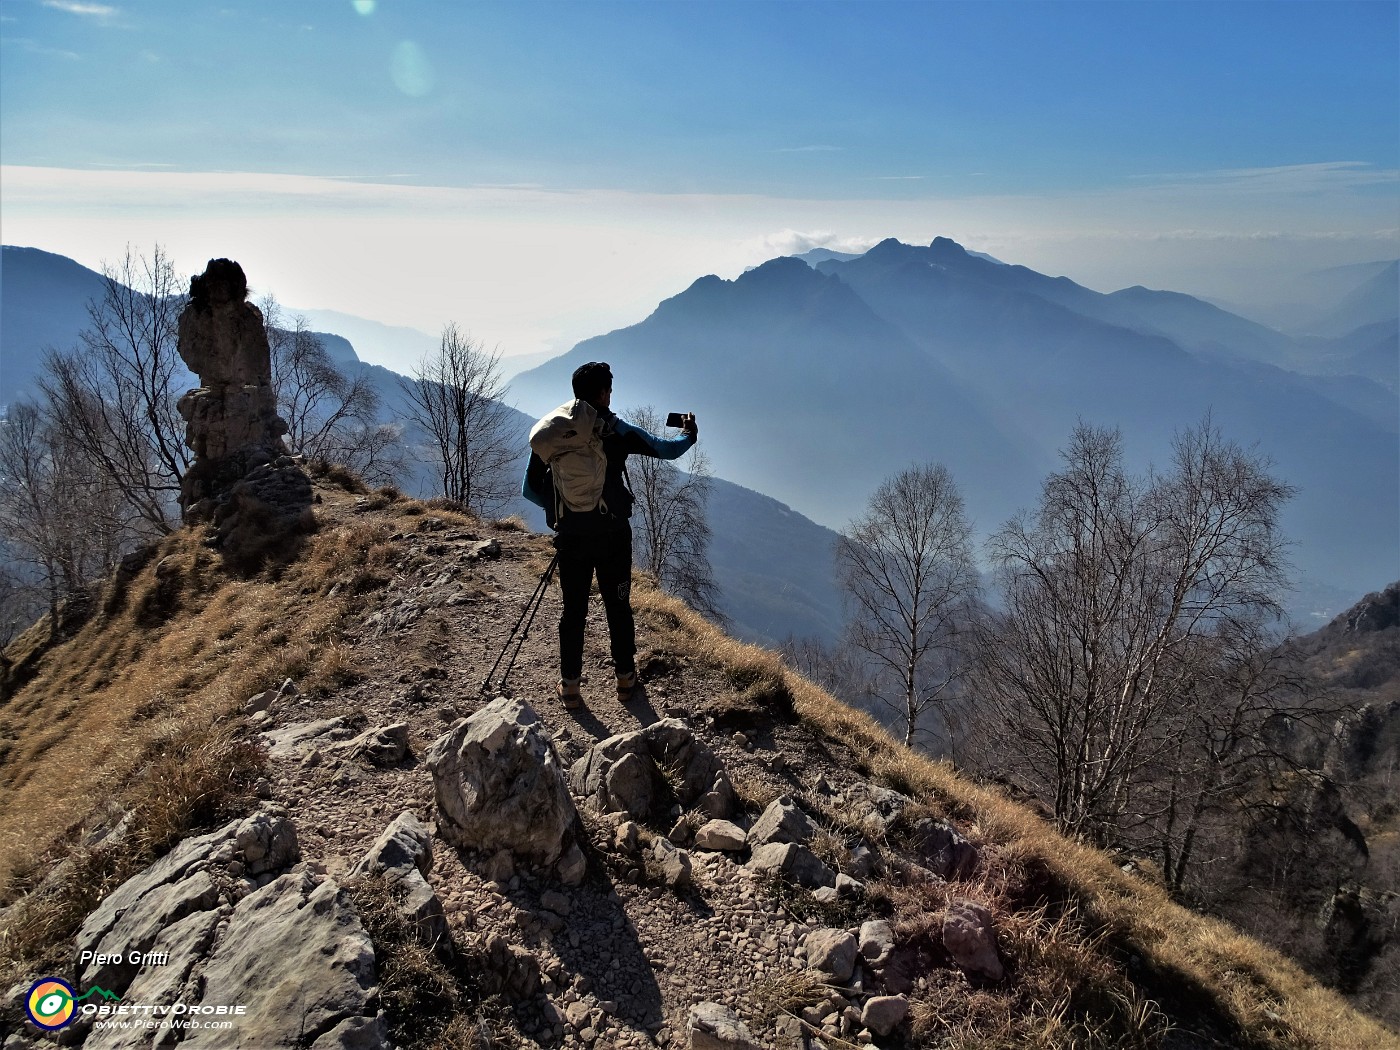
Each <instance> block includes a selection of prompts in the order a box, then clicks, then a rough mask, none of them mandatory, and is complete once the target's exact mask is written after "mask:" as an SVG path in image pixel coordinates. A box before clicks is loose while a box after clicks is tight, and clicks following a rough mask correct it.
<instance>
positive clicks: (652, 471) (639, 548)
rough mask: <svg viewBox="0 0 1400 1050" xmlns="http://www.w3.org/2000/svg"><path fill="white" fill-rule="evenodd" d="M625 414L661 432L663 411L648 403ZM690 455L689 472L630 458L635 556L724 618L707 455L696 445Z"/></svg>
mask: <svg viewBox="0 0 1400 1050" xmlns="http://www.w3.org/2000/svg"><path fill="white" fill-rule="evenodd" d="M626 417H627V418H628V419H630V420H631V421H632V422H634V423H635V424H636V425H637V426H639V427H641V428H642V429H643V430H646V431H649V432H651V433H653V434H657V433H660V431H661V424H662V420H661V416H660V414H659V413H658V412H657V411H656V409H655V408H653V407H652V406H650V405H645V406H643V407H641V408H634V409H632V410H631V411H629V412H627V413H626ZM689 455H690V462H689V468H690V469H689V470H687V471H682V470H681V469H680V468H679V467H677V466H676V464H675V463H673V462H671V461H669V460H662V459H656V458H654V457H652V456H632V457H630V458H629V461H628V464H629V465H628V468H627V473H628V480H629V481H630V482H631V484H632V494H633V495H634V496H635V497H636V499H637V505H636V508H635V509H636V517H635V518H634V521H633V525H634V529H633V560H634V561H635V563H636V564H637V565H638V566H639V567H640V568H643V569H645V570H647V571H648V572H650V573H651V574H652V575H653V576H655V577H656V579H657V581H658V582H659V583H660V584H661V586H662V587H663V588H664V589H665V590H667V591H669V592H670V593H672V594H674V595H676V596H677V597H679V598H682V599H683V600H684V601H685V602H686V603H687V604H688V605H689V606H690V607H691V608H692V609H694V610H695V611H696V612H698V613H700V614H701V615H702V616H704V617H706V618H707V619H709V620H712V621H714V622H716V623H723V622H724V621H725V616H724V613H723V612H721V611H720V608H719V586H718V585H717V584H716V583H715V577H714V571H713V570H712V569H711V567H710V523H709V519H708V517H707V515H706V508H707V507H708V505H709V500H710V478H711V474H710V465H709V460H708V459H707V458H706V457H705V453H704V452H703V451H702V450H701V449H700V447H699V446H698V445H697V446H695V447H694V448H693V449H692V450H691V451H690V453H689Z"/></svg>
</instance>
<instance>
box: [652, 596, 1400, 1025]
mask: <svg viewBox="0 0 1400 1050" xmlns="http://www.w3.org/2000/svg"><path fill="white" fill-rule="evenodd" d="M634 603H635V604H636V606H637V608H638V610H639V613H641V614H642V615H643V616H644V618H645V622H646V623H647V624H649V625H650V626H652V627H654V628H655V629H656V630H657V631H658V632H659V633H660V634H661V635H662V636H663V640H664V642H663V644H665V645H667V646H668V647H670V648H673V649H675V650H677V651H680V652H684V653H688V654H691V655H692V656H694V657H695V658H697V659H699V660H703V661H706V662H709V663H711V664H713V665H716V666H719V667H721V668H723V669H724V670H726V672H727V673H728V674H729V675H730V680H731V682H734V683H735V685H736V688H750V687H751V686H752V685H753V684H755V683H758V682H762V683H763V685H762V689H763V690H764V691H765V692H766V693H767V694H768V695H770V696H774V697H777V698H781V697H784V696H785V697H790V702H791V705H792V707H793V709H794V711H795V712H796V714H797V716H798V717H800V718H801V719H803V720H805V721H807V722H809V723H810V724H812V725H813V726H815V727H816V728H817V729H818V730H819V731H820V732H821V733H822V734H823V735H825V736H826V737H828V738H830V739H832V740H834V741H836V742H839V743H840V744H842V745H844V746H845V747H847V748H848V749H849V750H850V751H851V752H852V754H853V755H854V756H855V765H856V768H858V769H860V770H861V771H862V772H863V773H866V774H867V775H870V776H872V777H873V778H875V779H877V780H879V781H881V782H883V783H885V784H887V785H889V786H891V787H893V788H895V789H896V790H899V791H902V792H904V793H906V794H909V795H910V796H912V797H913V798H915V799H916V800H917V801H919V802H920V803H923V804H924V805H927V806H929V807H931V809H933V810H934V811H937V812H940V813H946V814H948V815H949V816H950V817H952V818H953V819H955V820H957V821H959V822H960V823H961V824H962V826H963V827H962V830H963V831H964V833H965V834H967V835H968V836H969V837H970V838H972V839H973V840H974V841H982V842H984V843H990V844H995V845H994V848H993V850H991V851H985V850H984V854H985V853H986V852H993V853H994V854H995V856H996V858H997V862H998V865H999V867H998V870H997V871H995V872H993V873H990V875H989V873H987V872H983V873H982V874H981V878H982V880H983V882H982V883H981V889H980V890H978V889H977V888H976V887H968V886H967V885H966V884H961V885H959V887H958V889H959V893H960V895H963V896H973V897H974V899H976V897H977V896H979V895H980V896H982V897H983V898H984V900H985V901H986V903H988V904H989V905H990V906H991V907H992V908H993V913H994V915H995V918H996V922H997V925H998V928H999V929H1001V930H1003V931H1004V932H1005V936H1006V938H1007V944H1008V947H1009V950H1010V951H1011V952H1012V954H1013V957H1014V958H1015V966H1016V973H1015V984H1016V985H1017V986H1018V987H1022V988H1025V989H1028V990H1034V991H1035V994H1036V996H1037V997H1038V998H1037V999H1036V1000H1035V1001H1034V1002H1022V1003H1019V1004H1017V1007H1016V1009H1011V1008H1009V1007H1008V1005H1007V1004H1006V1002H1004V1001H1003V1000H1004V994H1003V993H1001V992H997V991H994V990H993V991H982V992H978V993H976V994H974V995H971V996H969V995H967V988H966V985H965V984H962V985H960V986H959V988H958V990H957V992H956V993H953V992H948V993H946V995H945V993H941V992H939V990H938V989H937V988H934V989H931V991H930V993H929V995H928V996H925V997H923V998H921V999H920V1000H919V1002H918V1004H917V1008H916V1011H915V1030H916V1031H917V1032H925V1033H932V1032H933V1031H935V1030H938V1031H939V1032H940V1033H941V1034H940V1039H944V1040H950V1041H951V1043H952V1045H956V1046H960V1047H971V1046H977V1047H1006V1048H1010V1047H1039V1046H1043V1047H1052V1046H1053V1047H1071V1046H1074V1047H1105V1048H1106V1047H1108V1046H1120V1045H1121V1046H1129V1047H1132V1046H1138V1045H1141V1046H1147V1045H1152V1044H1153V1043H1154V1041H1156V1040H1158V1039H1159V1037H1160V1035H1161V1033H1162V1031H1163V1029H1164V1025H1165V1023H1166V1022H1165V1021H1164V1017H1176V1018H1181V1019H1191V1020H1193V1021H1196V1022H1200V1023H1203V1024H1204V1025H1205V1027H1206V1028H1208V1029H1214V1030H1215V1031H1216V1033H1217V1034H1218V1035H1219V1036H1220V1037H1222V1038H1224V1039H1226V1040H1228V1041H1230V1042H1231V1043H1232V1044H1233V1045H1236V1046H1241V1047H1251V1048H1258V1050H1265V1048H1268V1050H1274V1048H1278V1050H1282V1048H1285V1047H1293V1048H1336V1050H1376V1048H1381V1047H1400V1040H1397V1038H1396V1036H1395V1034H1394V1033H1392V1032H1390V1031H1389V1030H1388V1029H1386V1028H1385V1027H1383V1026H1382V1025H1380V1024H1379V1023H1378V1022H1376V1021H1374V1020H1372V1019H1371V1018H1369V1017H1367V1016H1365V1015H1363V1014H1361V1013H1359V1012H1358V1011H1356V1010H1354V1009H1353V1008H1352V1007H1351V1006H1350V1005H1349V1004H1348V1003H1347V1002H1346V1000H1345V999H1343V998H1342V997H1341V996H1340V995H1339V994H1337V993H1336V992H1333V991H1331V990H1330V989H1327V988H1325V987H1323V986H1322V985H1320V984H1318V983H1317V982H1316V981H1315V980H1313V979H1312V978H1311V977H1309V976H1308V975H1307V974H1305V973H1304V972H1303V971H1302V970H1301V969H1300V968H1299V967H1298V966H1297V965H1296V964H1294V963H1293V962H1291V961H1290V960H1288V959H1286V958H1284V957H1283V956H1281V955H1280V954H1278V953H1277V952H1275V951H1273V950H1272V949H1269V948H1267V947H1265V946H1264V945H1262V944H1260V943H1259V942H1257V941H1255V940H1253V939H1251V938H1248V937H1245V936H1243V935H1241V934H1239V933H1238V932H1237V931H1235V930H1234V929H1232V928H1230V927H1229V926H1227V925H1226V924H1224V923H1222V922H1219V921H1216V920H1213V919H1210V918H1207V917H1204V916H1201V915H1198V914H1196V913H1193V912H1191V911H1189V910H1187V909H1186V908H1183V907H1181V906H1180V905H1178V904H1176V903H1175V902H1174V901H1172V900H1171V899H1170V898H1169V897H1168V896H1167V894H1166V893H1165V892H1164V891H1163V890H1162V889H1161V888H1160V887H1158V886H1155V885H1152V884H1151V883H1148V882H1144V881H1142V880H1139V879H1135V878H1133V877H1132V876H1130V875H1127V874H1125V873H1124V872H1122V871H1120V870H1119V869H1118V867H1117V866H1116V865H1115V864H1114V863H1113V862H1112V860H1111V859H1110V858H1109V857H1107V856H1106V855H1105V854H1104V853H1102V852H1101V851H1099V850H1096V849H1093V848H1091V847H1088V846H1085V845H1082V844H1080V843H1077V842H1074V841H1071V840H1070V839H1067V838H1065V837H1064V836H1062V835H1060V834H1058V833H1057V832H1056V831H1055V830H1054V829H1053V828H1052V827H1050V826H1049V825H1048V824H1047V823H1046V822H1045V821H1043V820H1041V819H1040V818H1039V817H1037V816H1036V815H1035V814H1034V813H1032V812H1031V811H1030V810H1029V809H1027V808H1026V807H1024V806H1022V805H1019V804H1018V803H1015V802H1012V801H1011V800H1009V799H1008V798H1006V797H1005V796H1004V795H1002V794H1000V793H999V792H997V791H995V790H992V789H989V788H986V787H982V786H979V785H977V784H974V783H973V782H971V781H970V780H968V779H967V778H965V777H963V776H961V775H960V774H958V773H957V772H956V771H955V770H954V769H953V768H951V767H950V766H949V765H948V764H947V763H944V762H938V761H933V760H930V759H928V758H925V757H923V756H920V755H917V754H915V753H913V752H911V751H910V750H909V749H907V748H905V747H904V746H902V745H901V744H899V743H898V742H896V741H895V740H894V739H893V738H892V737H890V736H889V734H888V733H886V732H885V730H884V729H883V728H882V727H881V726H880V725H879V724H878V723H876V722H875V721H874V719H872V718H870V717H869V716H868V715H865V714H863V713H861V712H857V711H854V710H852V709H851V708H849V707H846V706H845V705H844V704H841V703H840V702H839V701H837V700H835V699H834V698H833V697H831V696H830V695H829V694H828V693H826V692H825V691H824V690H822V689H821V688H820V687H818V686H816V685H814V684H813V683H811V682H809V681H807V680H806V679H804V678H802V677H801V676H800V675H798V674H796V673H795V672H793V671H791V670H789V669H787V668H785V667H783V666H782V664H781V663H780V662H779V661H778V658H777V656H776V655H775V654H773V653H771V652H768V651H766V650H763V649H759V648H757V647H754V646H749V645H744V644H742V643H739V642H736V641H734V640H732V639H730V638H727V637H725V636H724V635H723V634H721V633H720V632H719V631H718V630H717V629H716V628H714V627H713V626H712V625H710V624H709V623H707V622H706V621H705V620H704V619H703V618H702V617H700V616H699V615H697V614H696V613H694V612H693V611H692V610H690V609H689V608H687V607H686V606H685V605H684V604H683V603H682V602H679V601H677V600H676V599H674V598H671V597H670V596H668V595H665V594H663V593H661V592H659V591H657V590H655V589H654V588H650V587H645V586H642V587H635V586H634ZM777 713H779V712H775V714H777ZM736 786H737V785H736ZM1046 908H1051V909H1055V910H1056V914H1055V915H1054V917H1052V916H1051V911H1049V910H1042V909H1046ZM1061 915H1064V916H1069V918H1063V919H1062V918H1061V917H1060V916H1061ZM1047 924H1048V925H1047ZM1044 936H1049V937H1050V942H1049V943H1048V944H1045V945H1039V939H1040V938H1042V937H1044ZM1124 960H1133V961H1134V965H1133V966H1132V968H1131V974H1130V975H1129V967H1128V965H1127V964H1126V962H1125V961H1124ZM1090 961H1092V965H1090V964H1089V963H1090ZM1037 982H1040V983H1037ZM940 995H945V998H946V999H947V1001H946V1002H945V1001H942V1000H940V998H939V996H940ZM955 997H956V998H958V1001H959V1002H961V1003H962V1004H963V1005H962V1008H961V1009H960V1010H959V1011H954V1012H951V1013H950V1012H949V1009H948V1003H949V1002H951V1001H952V1000H953V999H954V998H955ZM1027 1010H1029V1011H1030V1012H1029V1013H1028V1012H1027ZM948 1017H956V1018H959V1020H958V1021H956V1028H955V1029H949V1028H948V1026H947V1023H945V1020H944V1019H946V1018H948Z"/></svg>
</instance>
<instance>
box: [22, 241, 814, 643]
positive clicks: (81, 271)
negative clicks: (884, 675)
mask: <svg viewBox="0 0 1400 1050" xmlns="http://www.w3.org/2000/svg"><path fill="white" fill-rule="evenodd" d="M0 260H3V261H2V262H0V407H3V405H5V404H7V403H8V402H10V401H12V400H14V399H15V398H17V397H23V396H29V397H33V396H35V395H36V394H37V392H38V391H37V386H36V385H35V380H36V378H37V376H38V373H39V368H40V364H41V362H42V358H43V352H44V350H45V349H46V348H48V347H54V348H57V349H71V348H72V347H74V346H77V345H78V344H79V333H80V332H81V331H82V330H83V329H84V328H85V327H87V325H88V314H87V302H88V301H89V300H91V299H100V298H101V296H102V294H103V288H104V285H103V280H104V279H103V277H102V275H101V274H98V273H95V272H93V271H92V270H89V269H87V268H86V267H84V266H82V265H80V264H79V263H76V262H74V261H73V260H72V259H68V258H65V257H64V256H61V255H54V254H52V253H50V252H45V251H40V250H39V249H37V248H16V247H10V246H8V245H7V246H5V247H4V249H3V253H0ZM298 312H299V311H289V313H292V314H295V313H298ZM304 316H305V317H306V319H307V320H308V322H309V323H310V324H312V325H313V326H314V327H326V328H332V327H335V328H338V329H339V330H341V331H344V332H346V333H351V334H352V335H353V336H354V337H355V338H358V339H363V340H367V341H370V342H371V343H372V344H373V345H375V346H376V347H377V350H376V353H378V354H380V355H381V356H383V355H386V354H390V359H392V355H391V351H392V352H399V353H404V352H408V351H416V356H417V357H421V356H422V352H423V351H424V350H430V349H432V348H434V347H436V345H437V340H436V339H434V338H432V337H429V336H427V335H425V334H424V333H422V332H417V331H416V330H414V329H402V328H398V329H396V328H391V327H389V326H386V325H381V324H378V323H377V322H374V321H367V320H365V319H363V318H357V317H354V316H352V315H349V314H335V313H333V312H330V311H306V312H304ZM316 334H317V335H318V336H319V337H320V339H321V342H322V344H323V345H324V346H325V347H326V349H327V351H328V352H329V353H330V355H331V357H332V358H333V359H334V360H335V362H336V363H337V365H338V366H339V367H340V368H342V369H344V370H346V371H348V372H352V373H353V372H359V373H361V374H363V375H364V376H366V377H367V378H368V379H369V380H370V382H371V383H372V384H373V386H374V388H375V390H376V391H377V392H378V394H379V396H380V400H381V416H382V418H383V419H385V420H386V421H402V420H403V419H404V418H405V416H406V408H405V405H404V399H403V393H402V390H401V389H400V386H399V378H400V376H399V374H398V373H397V372H395V371H393V370H390V369H389V368H385V367H383V366H382V365H378V364H370V363H368V362H366V361H363V360H361V358H360V356H359V355H358V353H357V352H356V349H355V346H354V345H353V344H352V341H351V339H348V338H346V337H345V336H344V335H341V334H335V333H333V332H329V331H327V332H317V333H316ZM415 360H416V358H415ZM540 360H542V358H541V357H539V356H534V357H533V358H532V360H531V361H530V362H529V363H531V364H538V363H539V362H540ZM512 362H513V359H510V358H506V359H504V360H503V361H502V366H503V371H505V372H506V373H507V375H509V374H510V365H511V364H512ZM410 367H411V366H410ZM405 370H406V371H407V370H408V369H407V368H406V369H405ZM188 382H189V385H191V386H193V385H195V379H194V377H193V376H189V377H188ZM561 400H562V398H561ZM509 418H510V425H511V426H512V427H513V428H514V429H515V431H516V433H517V437H518V443H519V445H520V447H521V449H522V457H521V461H520V464H519V472H520V473H521V474H523V473H524V469H525V458H526V452H525V449H526V443H525V435H526V433H527V432H528V430H529V427H530V425H531V424H532V423H533V422H534V419H533V417H531V416H526V415H524V414H522V413H520V412H516V411H514V410H512V411H511V413H510V417H509ZM681 465H684V461H682V464H681ZM403 484H404V488H405V490H406V491H411V492H416V493H420V494H421V493H425V492H426V491H427V487H426V486H427V485H428V484H430V475H429V472H428V471H427V470H426V469H425V468H423V467H421V466H418V467H415V468H414V472H413V475H412V476H411V477H408V478H405V479H404V482H403ZM509 512H511V513H518V514H520V515H522V516H523V517H525V518H526V520H527V521H529V522H530V523H531V525H532V526H533V527H534V528H535V529H536V530H537V531H544V530H545V524H544V516H543V514H542V513H541V512H540V511H539V509H538V508H537V507H535V506H534V505H533V504H531V503H527V502H526V501H524V500H519V501H518V502H517V503H516V504H514V505H513V506H512V507H510V508H509ZM711 519H712V522H713V530H714V535H713V538H712V544H711V564H712V566H713V568H714V572H715V578H716V580H717V582H718V583H719V585H720V589H721V592H722V593H721V603H720V604H721V606H722V608H723V609H724V611H725V613H726V614H727V615H728V616H729V617H730V618H731V621H732V627H731V633H732V634H734V635H735V636H736V637H740V638H743V639H746V640H751V641H761V642H765V643H770V644H775V643H778V642H781V641H782V640H783V639H784V638H785V637H786V636H787V635H788V634H790V633H795V634H798V635H802V636H813V637H818V638H821V639H823V640H825V641H832V640H834V639H835V638H836V636H837V635H838V634H839V632H840V630H841V621H842V616H841V608H840V595H839V593H838V592H837V590H836V585H835V582H834V579H833V571H834V570H833V565H832V546H833V544H834V542H835V540H836V535H835V533H833V532H831V531H830V530H828V529H825V528H823V527H822V526H820V525H817V524H815V523H813V522H811V521H809V520H807V519H806V518H804V517H803V516H802V515H800V514H798V513H796V512H795V511H793V510H791V509H790V508H788V507H785V506H783V505H782V504H781V503H779V502H777V501H776V500H773V499H771V498H769V497H767V496H764V495H761V494H760V493H757V492H753V491H751V490H749V489H746V488H743V487H741V486H738V485H734V484H732V483H730V482H727V481H724V480H722V479H719V478H716V479H714V486H713V493H712V496H711Z"/></svg>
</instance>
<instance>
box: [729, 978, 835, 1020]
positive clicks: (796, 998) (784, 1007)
mask: <svg viewBox="0 0 1400 1050" xmlns="http://www.w3.org/2000/svg"><path fill="white" fill-rule="evenodd" d="M830 990H831V986H830V985H829V984H828V983H827V978H826V975H825V974H823V973H821V972H820V971H817V970H788V971H786V972H784V973H770V974H765V975H764V976H763V977H760V978H759V979H758V980H756V981H755V982H754V984H753V987H752V988H751V989H750V990H749V994H748V996H747V998H746V1006H747V1007H748V1010H749V1017H750V1019H751V1020H754V1021H756V1022H758V1024H760V1025H763V1026H765V1027H766V1026H768V1025H769V1024H771V1023H772V1022H773V1021H775V1020H777V1019H778V1018H779V1017H781V1016H782V1015H784V1014H793V1015H796V1014H799V1013H801V1012H802V1009H803V1008H804V1007H807V1006H815V1005H816V1004H817V1003H818V1002H820V1001H821V1000H823V999H825V998H826V996H827V993H828V992H829V991H830Z"/></svg>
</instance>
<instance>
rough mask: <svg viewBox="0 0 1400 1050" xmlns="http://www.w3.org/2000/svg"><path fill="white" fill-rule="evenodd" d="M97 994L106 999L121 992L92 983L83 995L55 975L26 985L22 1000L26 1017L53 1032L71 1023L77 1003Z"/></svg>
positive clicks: (113, 998) (45, 1029) (108, 999)
mask: <svg viewBox="0 0 1400 1050" xmlns="http://www.w3.org/2000/svg"><path fill="white" fill-rule="evenodd" d="M94 995H97V996H100V997H101V998H102V999H103V1000H104V1001H105V1002H112V1001H113V1000H119V999H120V998H121V996H119V995H117V994H116V993H115V992H109V991H107V989H105V988H99V987H97V986H96V985H93V986H92V987H91V988H89V989H88V990H87V991H86V992H84V993H83V994H82V995H78V994H77V993H76V992H74V991H73V986H72V985H71V984H69V983H68V982H67V981H65V980H62V979H60V978H58V977H41V978H39V980H37V981H35V982H34V984H33V985H32V986H31V987H30V989H29V995H28V996H27V997H26V998H25V1001H24V1010H25V1013H27V1014H28V1015H29V1020H30V1021H32V1022H33V1023H34V1024H35V1025H36V1026H38V1027H39V1028H42V1029H44V1031H46V1032H56V1031H58V1030H59V1029H60V1028H66V1027H68V1025H70V1024H72V1023H73V1018H74V1017H75V1016H76V1015H77V1012H78V1004H79V1003H81V1002H82V1001H83V1000H84V999H87V998H89V997H91V996H94Z"/></svg>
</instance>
